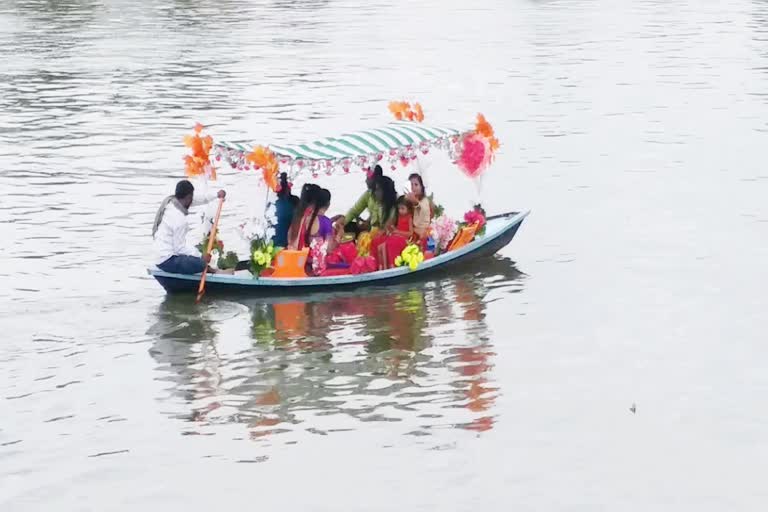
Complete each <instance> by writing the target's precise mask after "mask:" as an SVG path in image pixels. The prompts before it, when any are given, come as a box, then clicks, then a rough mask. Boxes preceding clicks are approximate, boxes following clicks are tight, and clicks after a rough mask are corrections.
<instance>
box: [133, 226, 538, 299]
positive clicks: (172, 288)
mask: <svg viewBox="0 0 768 512" xmlns="http://www.w3.org/2000/svg"><path fill="white" fill-rule="evenodd" d="M529 213H530V212H510V213H505V214H501V215H496V216H492V217H488V219H487V224H486V229H485V234H484V235H482V236H478V237H476V238H475V240H473V241H472V242H470V243H469V244H467V245H465V246H464V247H462V248H460V249H456V250H454V251H449V252H446V253H443V254H441V255H439V256H436V257H434V258H432V259H429V260H426V261H424V262H423V263H421V264H420V265H419V267H418V268H417V269H416V270H413V271H412V270H410V269H408V268H407V267H398V268H392V269H389V270H381V271H378V272H371V273H368V274H358V275H343V276H333V277H303V278H298V279H287V278H284V279H275V278H269V277H260V278H258V279H254V278H253V277H252V276H251V275H250V273H248V272H245V274H246V275H237V274H236V275H222V274H214V275H209V276H208V279H207V284H206V290H207V291H206V293H245V294H250V295H278V294H283V293H290V294H295V293H303V292H312V291H320V290H322V291H329V290H348V289H354V288H360V287H364V286H383V285H389V284H396V283H402V282H405V281H409V280H419V279H428V278H429V277H430V276H431V275H433V274H434V273H436V272H438V271H445V270H450V269H452V268H454V267H455V266H457V265H461V264H464V263H467V262H469V261H472V260H475V259H478V258H482V257H489V256H492V255H493V254H495V253H496V252H498V251H499V250H500V249H502V248H503V247H505V246H506V245H507V244H509V243H510V242H511V241H512V239H513V238H514V236H515V234H516V233H517V230H518V229H519V228H520V225H521V224H522V222H523V220H524V219H525V217H526V216H528V214H529ZM148 272H149V274H150V275H151V276H153V277H154V278H155V279H157V282H159V283H160V284H161V285H162V286H163V288H165V290H166V291H167V292H168V293H194V292H196V291H197V285H198V284H199V282H200V276H199V275H182V274H171V273H168V272H163V271H162V270H159V269H149V270H148Z"/></svg>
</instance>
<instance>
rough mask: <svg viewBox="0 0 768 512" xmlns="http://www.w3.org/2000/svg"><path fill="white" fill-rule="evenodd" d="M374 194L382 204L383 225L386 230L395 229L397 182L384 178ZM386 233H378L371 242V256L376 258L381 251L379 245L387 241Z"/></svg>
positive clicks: (377, 185)
mask: <svg viewBox="0 0 768 512" xmlns="http://www.w3.org/2000/svg"><path fill="white" fill-rule="evenodd" d="M373 194H374V197H376V200H377V201H379V203H381V212H382V214H381V219H382V222H381V225H382V226H383V227H384V228H385V229H386V228H387V227H394V225H395V222H396V213H397V207H396V203H397V191H396V190H395V182H394V181H392V178H389V177H387V176H382V177H381V178H379V179H378V180H376V184H375V185H374V187H373ZM386 237H387V235H386V233H383V232H382V233H378V234H377V235H376V236H375V237H373V239H372V240H371V249H370V254H371V255H372V256H374V257H375V256H376V255H377V254H378V251H379V245H381V244H382V243H384V241H385V240H386Z"/></svg>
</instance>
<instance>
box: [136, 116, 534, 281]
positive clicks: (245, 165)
mask: <svg viewBox="0 0 768 512" xmlns="http://www.w3.org/2000/svg"><path fill="white" fill-rule="evenodd" d="M390 111H391V112H392V113H393V114H395V118H396V121H395V122H392V123H389V124H387V125H384V126H382V127H380V128H375V129H369V130H362V131H358V132H353V133H346V134H343V135H340V136H338V137H326V138H323V139H319V140H316V141H313V142H309V143H306V144H295V145H292V144H288V145H277V144H275V145H270V146H268V147H265V146H261V145H258V144H255V143H252V142H251V143H248V142H215V143H214V142H213V140H212V138H211V137H205V138H204V139H200V138H199V136H198V135H199V133H200V131H201V129H202V127H201V126H198V127H196V132H197V134H198V135H196V136H195V137H189V138H188V139H189V140H188V141H186V142H185V143H187V145H188V146H189V147H190V148H192V152H193V155H192V156H193V157H194V158H190V157H189V156H188V157H187V161H188V164H187V165H188V167H187V174H188V175H193V174H197V173H198V172H202V170H204V169H207V170H210V169H212V168H213V167H214V165H213V159H214V158H215V161H224V162H228V163H229V164H230V166H231V167H232V168H234V169H238V170H241V171H245V172H247V171H251V170H254V171H260V172H258V173H256V176H260V177H262V178H263V183H264V184H265V185H266V186H267V187H268V192H267V194H269V189H271V190H272V191H275V190H276V188H275V187H276V185H277V173H278V172H279V171H283V172H286V173H287V174H288V176H289V177H290V180H291V181H293V180H294V179H296V178H297V177H298V175H299V174H310V175H311V176H312V179H317V178H318V177H319V176H320V175H321V174H326V175H330V174H333V173H340V174H341V173H343V174H347V173H349V172H350V170H351V169H356V170H366V169H370V167H371V166H372V165H374V164H377V163H380V164H382V165H383V166H384V167H385V168H386V167H387V166H388V167H389V168H390V169H391V170H393V171H394V170H395V169H396V168H397V166H398V165H400V166H402V167H408V166H409V165H410V164H411V163H412V162H413V161H414V160H417V159H418V158H419V156H420V155H421V154H424V155H426V154H427V153H429V152H430V151H444V152H446V153H448V155H449V156H450V157H451V158H452V159H453V160H454V161H455V162H456V163H457V165H458V166H459V167H460V168H461V169H462V170H463V171H464V173H465V174H467V175H468V176H470V177H471V178H473V179H474V178H477V177H478V176H479V175H480V173H481V172H483V171H484V170H485V168H486V167H487V166H488V165H489V164H490V162H491V161H492V160H493V156H494V152H495V150H496V148H498V145H499V142H498V140H497V139H496V138H495V137H494V135H493V129H492V128H491V126H490V124H488V122H487V121H486V120H485V118H484V117H483V116H482V115H481V114H478V116H477V123H476V125H475V127H474V128H472V129H463V130H462V129H455V128H448V127H444V126H434V125H431V126H427V125H425V124H423V123H421V120H422V119H423V112H422V110H421V107H420V106H419V105H418V104H416V105H414V109H413V110H412V109H411V106H410V105H409V104H408V103H404V102H393V103H391V104H390ZM195 142H197V144H195ZM206 148H207V149H206ZM209 150H212V154H211V155H209V153H208V151H209ZM465 156H466V158H465ZM206 172H207V171H206ZM385 172H387V173H388V172H389V171H385ZM528 214H529V212H527V211H526V212H509V213H504V214H501V215H495V216H491V217H488V218H487V219H486V227H485V232H484V233H483V234H482V235H478V236H475V237H474V239H471V241H469V240H470V238H469V237H468V238H467V239H466V240H464V241H463V242H462V244H457V245H456V246H455V247H453V248H450V250H448V251H447V252H444V253H442V254H440V255H438V256H435V257H433V258H430V259H426V260H424V261H423V262H422V263H420V264H419V265H418V267H417V268H416V269H415V270H411V269H409V268H408V267H397V268H392V269H389V270H381V271H377V272H370V273H365V274H357V275H337V276H322V277H301V278H287V277H281V278H276V277H258V278H254V277H253V276H252V275H251V274H250V272H248V271H242V272H239V273H235V275H223V274H215V275H210V276H206V277H207V283H206V284H207V286H206V290H207V292H208V293H220V292H226V293H234V292H241V293H246V294H251V295H278V294H284V293H291V294H295V293H303V292H305V291H320V290H322V291H328V290H337V289H354V288H359V287H363V286H380V285H390V284H395V283H400V282H403V281H409V280H419V279H425V278H427V277H428V276H430V275H431V274H434V273H436V272H439V271H443V270H450V269H451V268H454V267H455V266H456V265H460V264H462V263H466V262H468V261H470V260H475V259H477V258H482V257H487V256H491V255H493V254H495V253H496V252H498V251H499V250H500V249H501V248H503V247H504V246H506V245H507V244H509V243H510V242H511V241H512V238H513V237H514V236H515V234H516V233H517V230H518V229H519V228H520V225H521V223H522V222H523V220H524V219H525V217H526V216H527V215H528ZM471 232H472V233H474V229H472V231H471ZM469 236H470V237H471V236H472V235H471V234H470V235H469ZM265 237H266V235H265V236H264V237H260V238H261V239H264V238H265ZM467 242H468V243H467ZM241 263H245V265H243V267H245V266H247V262H241ZM148 272H149V274H150V275H152V276H153V277H154V278H155V279H156V280H157V281H158V282H159V283H160V284H161V285H162V286H163V288H165V290H166V291H167V292H168V293H178V292H194V291H196V290H197V287H198V283H199V282H200V275H181V274H171V273H168V272H163V271H161V270H160V269H158V268H151V269H148Z"/></svg>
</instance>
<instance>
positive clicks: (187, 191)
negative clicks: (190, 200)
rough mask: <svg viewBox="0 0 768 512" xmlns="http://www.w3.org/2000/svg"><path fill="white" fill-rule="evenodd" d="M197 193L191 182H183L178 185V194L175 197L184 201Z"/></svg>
mask: <svg viewBox="0 0 768 512" xmlns="http://www.w3.org/2000/svg"><path fill="white" fill-rule="evenodd" d="M194 193H195V187H194V186H192V183H190V182H189V180H181V181H180V182H178V183H177V184H176V192H175V193H174V196H176V199H184V198H185V197H187V196H188V195H191V194H194Z"/></svg>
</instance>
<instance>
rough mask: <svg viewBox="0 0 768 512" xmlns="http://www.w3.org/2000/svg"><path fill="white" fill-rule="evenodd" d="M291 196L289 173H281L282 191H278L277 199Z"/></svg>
mask: <svg viewBox="0 0 768 512" xmlns="http://www.w3.org/2000/svg"><path fill="white" fill-rule="evenodd" d="M290 195H291V187H290V186H289V185H288V173H285V172H281V173H280V190H278V191H277V197H288V196H290Z"/></svg>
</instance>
